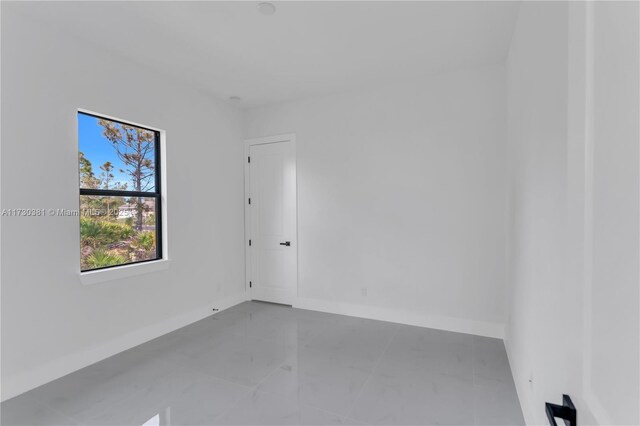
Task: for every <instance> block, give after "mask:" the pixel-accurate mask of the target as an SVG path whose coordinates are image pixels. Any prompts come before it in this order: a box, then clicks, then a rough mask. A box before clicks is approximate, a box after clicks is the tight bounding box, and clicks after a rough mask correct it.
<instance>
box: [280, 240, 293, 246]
mask: <svg viewBox="0 0 640 426" xmlns="http://www.w3.org/2000/svg"><path fill="white" fill-rule="evenodd" d="M280 245H281V246H287V247H289V246H290V245H291V241H285V242H284V243H280Z"/></svg>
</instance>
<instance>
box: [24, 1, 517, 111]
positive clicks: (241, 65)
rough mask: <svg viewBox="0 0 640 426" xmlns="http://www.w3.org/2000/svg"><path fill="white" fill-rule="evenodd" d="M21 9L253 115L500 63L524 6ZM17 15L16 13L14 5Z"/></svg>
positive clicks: (87, 5)
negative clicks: (270, 107) (259, 109)
mask: <svg viewBox="0 0 640 426" xmlns="http://www.w3.org/2000/svg"><path fill="white" fill-rule="evenodd" d="M257 4H258V2H254V1H247V2H204V1H197V2H186V1H172V2H117V1H112V2H75V1H72V2H42V3H41V2H38V3H35V2H25V3H21V4H20V5H19V6H18V7H19V8H20V9H22V10H23V12H24V13H27V14H29V15H31V16H34V17H37V18H38V19H42V20H47V21H49V22H52V23H53V24H55V25H56V26H59V27H60V28H61V29H63V30H64V31H67V32H70V33H72V34H73V35H75V36H79V37H81V38H83V39H84V40H87V41H89V42H92V43H95V44H97V45H100V46H102V47H105V48H107V49H110V50H112V51H114V52H118V53H119V54H121V55H124V56H126V57H128V58H130V59H133V60H135V61H138V62H143V63H144V64H146V65H148V66H151V67H153V68H156V69H162V70H164V71H165V72H166V73H168V74H170V75H171V76H173V77H175V78H180V79H182V80H183V81H185V82H188V83H189V84H191V85H193V86H195V87H197V88H199V89H201V90H204V91H206V92H208V93H210V94H212V95H214V96H216V97H220V98H222V99H227V98H228V97H229V96H232V95H236V96H240V97H242V99H243V101H242V103H241V105H242V106H245V107H252V106H257V105H264V104H268V103H274V102H281V101H285V100H291V99H300V98H305V97H312V96H318V95H324V94H328V93H336V92H342V91H348V90H353V89H355V88H359V87H367V86H371V85H377V84H388V83H392V82H394V81H398V80H403V79H406V78H411V77H417V76H419V75H425V74H430V73H436V72H441V71H445V70H453V69H458V68H464V67H473V66H479V65H485V64H493V63H498V62H501V61H504V60H505V58H506V55H507V51H508V47H509V43H510V40H511V35H512V33H513V28H514V26H515V21H516V16H517V10H518V4H519V3H518V2H504V1H502V2H498V1H496V2H491V1H475V2H453V1H449V2H444V1H439V2H399V1H386V2H369V1H367V2H365V1H360V2H330V1H320V2H277V1H276V2H274V4H275V5H276V7H277V12H276V13H275V14H274V15H271V16H265V15H262V14H260V13H259V12H258V10H257ZM14 6H16V5H14Z"/></svg>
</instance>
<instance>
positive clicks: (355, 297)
mask: <svg viewBox="0 0 640 426" xmlns="http://www.w3.org/2000/svg"><path fill="white" fill-rule="evenodd" d="M505 82H506V76H505V68H504V67H503V66H501V65H496V66H490V67H483V68H479V69H474V70H470V71H464V72H455V73H448V74H442V75H437V76H431V77H424V78H422V79H420V80H415V81H408V82H404V83H398V84H395V85H391V86H387V87H379V88H376V89H375V90H370V91H366V92H357V93H348V94H339V95H334V96H328V97H323V98H317V99H310V100H305V101H299V102H291V103H285V104H280V105H275V106H270V107H263V108H257V109H252V110H249V111H247V113H246V117H245V127H246V136H247V137H260V136H269V135H275V134H281V133H289V132H292V133H296V135H297V144H298V241H299V243H298V253H299V260H298V261H299V284H298V288H299V297H300V300H299V302H298V304H297V305H298V306H301V307H306V308H312V309H321V310H327V311H332V312H340V313H346V314H355V315H362V316H369V317H374V318H380V319H387V320H392V321H401V322H408V323H412V324H419V325H426V326H431V327H438V328H447V329H453V330H458V331H465V332H472V333H478V334H486V335H492V336H502V332H503V323H504V321H505V295H504V290H505V276H506V263H505V241H506V234H505V232H506V228H505V218H506V216H505V215H506V203H505V199H506V184H505V181H506V171H505V169H506V166H505V161H506V159H505V138H506V109H505V108H506V84H505ZM364 288H366V289H367V295H366V296H364V295H363V294H362V289H364Z"/></svg>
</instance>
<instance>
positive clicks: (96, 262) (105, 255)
mask: <svg viewBox="0 0 640 426" xmlns="http://www.w3.org/2000/svg"><path fill="white" fill-rule="evenodd" d="M126 261H127V259H125V258H124V257H122V256H120V255H119V254H115V253H110V252H108V251H104V250H96V251H94V252H93V253H91V255H90V256H89V257H88V258H87V260H86V263H87V265H88V266H89V268H90V269H95V268H104V267H106V266H113V265H121V264H123V263H125V262H126Z"/></svg>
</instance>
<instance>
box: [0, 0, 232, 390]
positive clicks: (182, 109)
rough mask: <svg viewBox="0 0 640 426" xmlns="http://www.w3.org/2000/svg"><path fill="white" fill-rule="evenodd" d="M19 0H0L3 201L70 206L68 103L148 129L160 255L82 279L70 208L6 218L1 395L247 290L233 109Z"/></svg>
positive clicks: (74, 184)
mask: <svg viewBox="0 0 640 426" xmlns="http://www.w3.org/2000/svg"><path fill="white" fill-rule="evenodd" d="M16 8H19V5H17V4H7V3H3V5H2V191H1V192H2V208H67V209H77V206H78V175H77V168H78V165H77V164H78V161H77V155H78V144H77V136H76V133H77V128H76V110H77V108H86V109H89V110H92V111H97V112H101V113H104V114H109V115H112V116H115V117H119V118H123V119H128V120H132V121H134V122H138V123H142V124H146V125H149V126H153V127H157V128H160V129H163V130H166V134H167V168H168V170H167V175H168V178H169V179H168V188H167V189H168V200H167V201H168V212H167V214H168V217H169V218H170V222H169V229H168V238H169V253H170V258H171V262H170V267H169V269H168V270H166V271H160V272H154V273H150V274H147V275H141V276H137V277H133V278H129V279H122V280H118V281H112V282H105V283H99V284H95V285H91V286H86V285H83V284H82V283H81V282H80V278H79V271H78V269H79V248H78V244H79V243H78V241H79V229H78V219H77V217H68V218H61V217H45V218H33V219H27V218H9V217H3V218H2V398H3V399H7V398H8V397H11V396H14V395H16V394H18V393H20V392H23V391H25V390H28V389H29V388H32V387H35V386H36V385H39V384H42V383H44V382H46V381H49V380H51V379H54V378H56V377H58V376H60V375H63V374H66V373H68V372H70V371H73V370H75V369H77V368H80V367H82V366H84V365H87V364H89V363H92V362H95V361H98V360H99V359H101V358H104V357H106V356H108V355H111V354H113V353H114V352H118V351H121V350H123V349H126V348H128V347H130V346H133V345H136V344H138V343H142V342H143V341H144V340H146V339H149V338H152V337H156V336H157V335H160V334H163V333H165V332H168V331H170V330H171V329H173V328H177V327H179V326H182V325H185V324H186V323H188V322H191V321H194V320H196V319H199V318H201V317H204V316H205V315H208V314H210V313H211V312H212V311H211V309H212V308H213V307H218V308H224V307H226V306H228V305H229V304H233V303H236V302H237V301H238V300H241V299H242V298H243V297H244V255H243V232H244V231H243V213H242V212H243V169H242V167H243V165H242V161H241V158H242V144H241V140H242V134H241V116H240V113H239V112H238V111H237V110H235V109H234V108H231V107H230V106H228V105H225V104H223V103H221V102H218V101H215V100H213V99H210V98H208V97H206V96H204V95H202V94H200V93H198V92H196V91H194V90H192V89H190V88H186V87H182V86H179V85H176V84H174V83H173V82H171V81H170V80H166V79H164V78H162V77H160V76H159V73H158V72H156V71H154V70H152V69H147V68H145V67H139V66H137V65H134V64H132V63H128V62H125V61H123V60H121V59H120V58H119V57H118V56H117V55H112V54H110V53H109V52H107V51H102V50H99V49H96V48H93V47H91V46H89V45H85V44H84V43H83V42H82V41H81V40H77V39H72V38H67V37H65V36H62V35H60V34H58V33H57V32H56V31H54V30H49V29H48V28H47V27H46V26H44V25H42V24H39V23H37V22H33V21H32V20H30V19H23V18H22V16H20V15H19V14H17V13H15V9H16Z"/></svg>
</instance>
